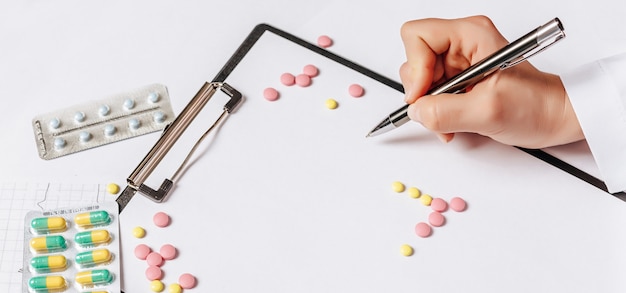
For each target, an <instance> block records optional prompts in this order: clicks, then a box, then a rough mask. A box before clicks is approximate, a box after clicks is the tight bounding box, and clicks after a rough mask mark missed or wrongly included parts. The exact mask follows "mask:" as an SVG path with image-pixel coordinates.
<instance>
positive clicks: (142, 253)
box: [135, 244, 152, 260]
mask: <svg viewBox="0 0 626 293" xmlns="http://www.w3.org/2000/svg"><path fill="white" fill-rule="evenodd" d="M150 252H152V249H150V247H148V245H145V244H139V245H137V246H135V256H136V257H137V258H138V259H140V260H146V258H147V257H148V255H149V254H150Z"/></svg>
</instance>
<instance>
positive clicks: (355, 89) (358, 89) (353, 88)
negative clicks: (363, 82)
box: [348, 84, 365, 98]
mask: <svg viewBox="0 0 626 293" xmlns="http://www.w3.org/2000/svg"><path fill="white" fill-rule="evenodd" d="M348 93H349V94H350V95H351V96H353V97H355V98H359V97H362V96H363V94H364V93H365V90H364V89H363V87H362V86H360V85H358V84H351V85H350V86H349V87H348Z"/></svg>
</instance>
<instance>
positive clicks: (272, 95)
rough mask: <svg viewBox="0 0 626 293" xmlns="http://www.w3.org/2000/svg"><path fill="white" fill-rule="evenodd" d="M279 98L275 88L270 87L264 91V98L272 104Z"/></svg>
mask: <svg viewBox="0 0 626 293" xmlns="http://www.w3.org/2000/svg"><path fill="white" fill-rule="evenodd" d="M278 96H279V94H278V91H277V90H276V89H275V88H273V87H268V88H266V89H264V90H263V97H264V98H265V99H266V100H268V101H270V102H273V101H276V100H278Z"/></svg>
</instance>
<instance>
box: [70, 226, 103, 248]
mask: <svg viewBox="0 0 626 293" xmlns="http://www.w3.org/2000/svg"><path fill="white" fill-rule="evenodd" d="M74 241H75V242H76V243H78V244H79V245H80V246H82V247H89V246H93V245H96V244H101V243H108V242H109V241H111V235H110V234H109V231H107V230H93V231H84V232H80V233H77V234H76V235H74Z"/></svg>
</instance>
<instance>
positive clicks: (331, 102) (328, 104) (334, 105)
mask: <svg viewBox="0 0 626 293" xmlns="http://www.w3.org/2000/svg"><path fill="white" fill-rule="evenodd" d="M325 103H326V108H328V109H331V110H334V109H337V107H338V106H339V104H338V103H337V101H335V100H334V99H328V100H326V102H325Z"/></svg>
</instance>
